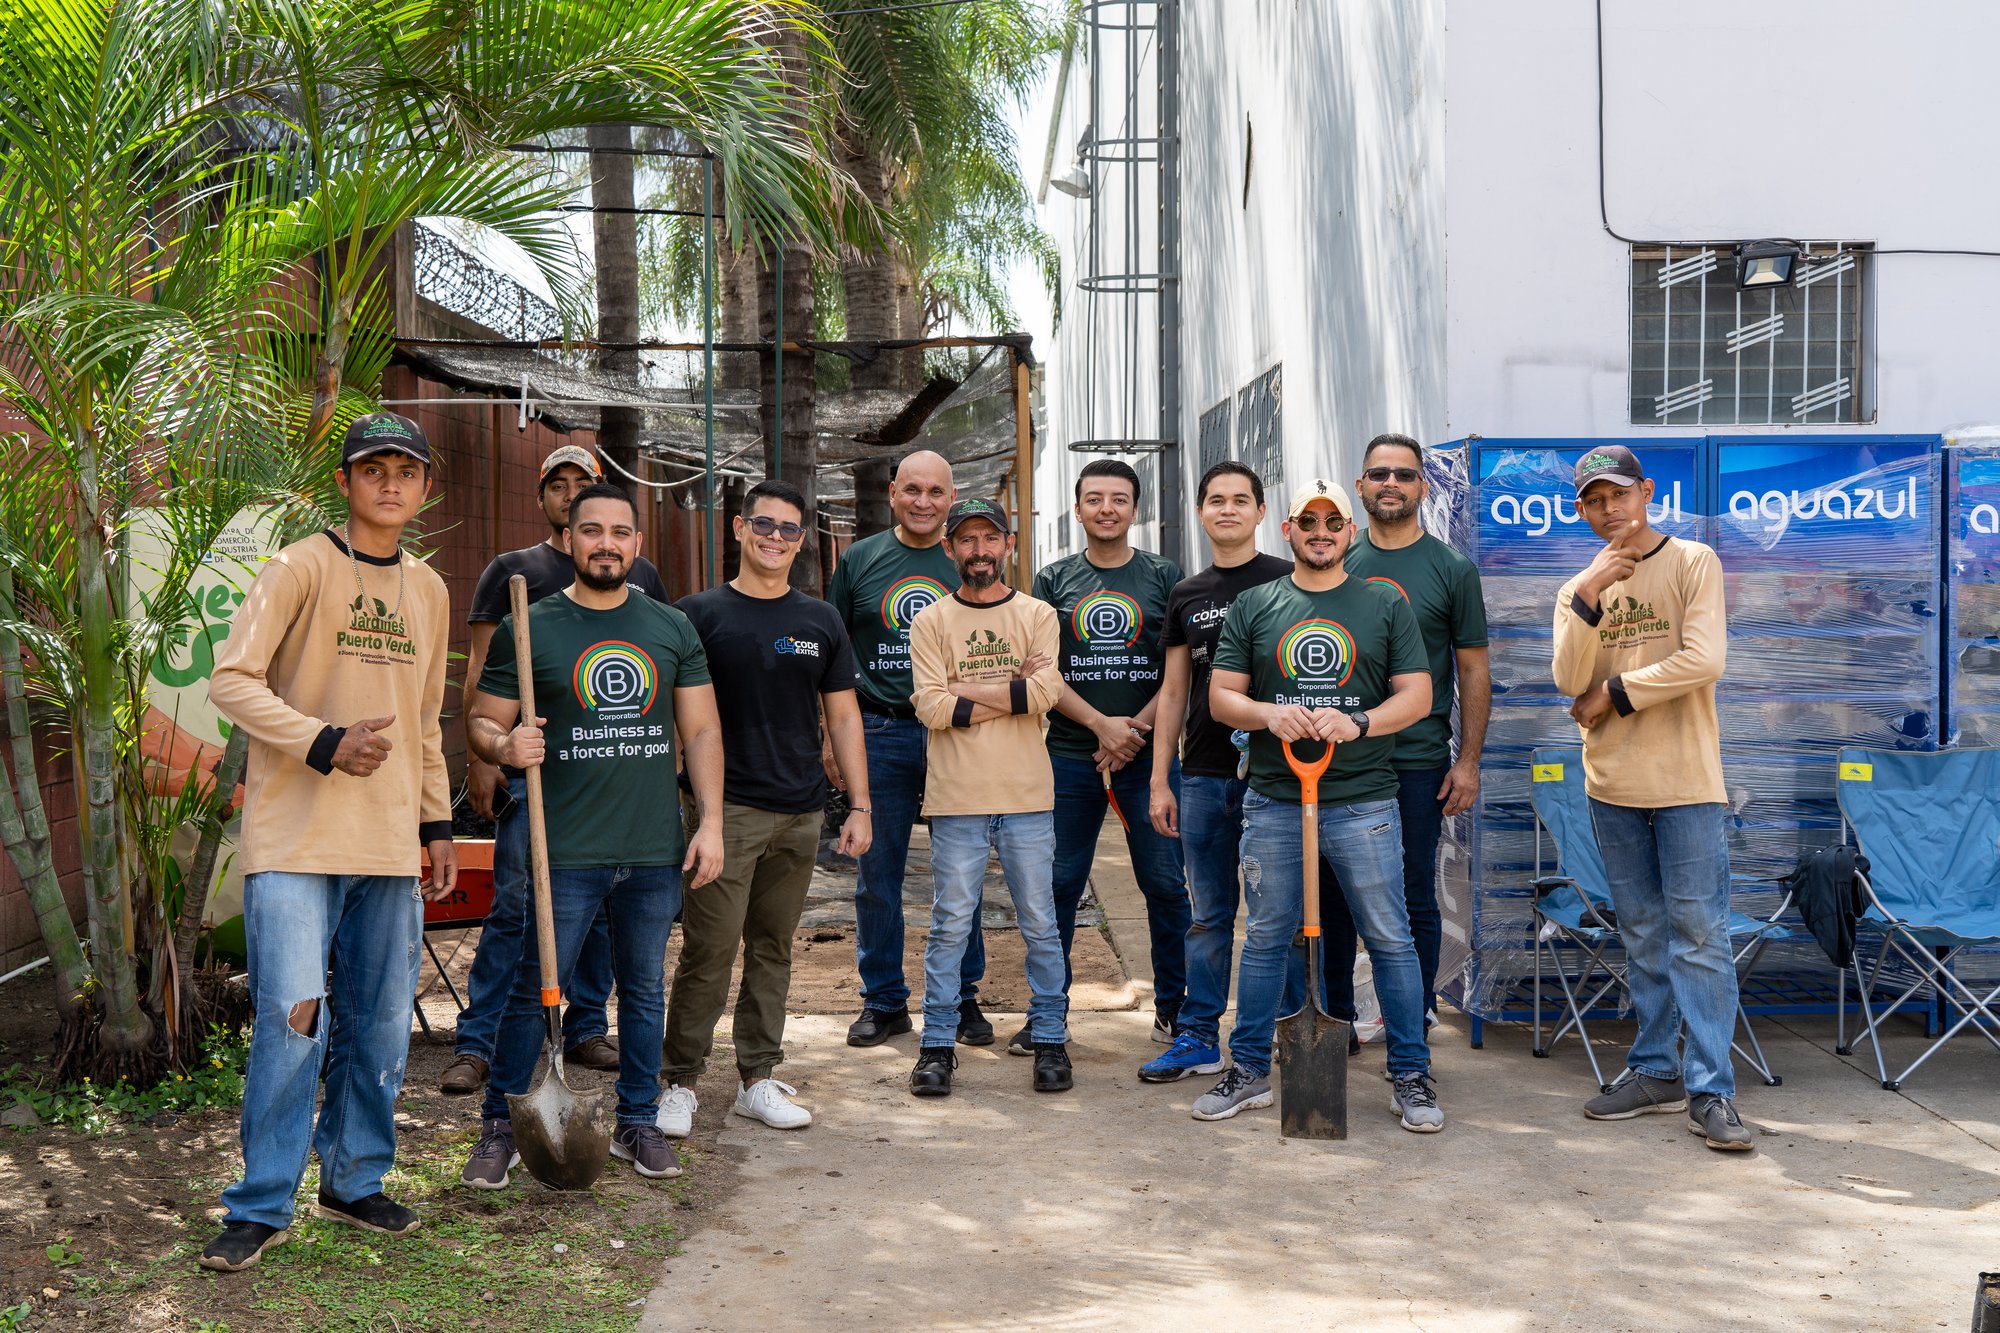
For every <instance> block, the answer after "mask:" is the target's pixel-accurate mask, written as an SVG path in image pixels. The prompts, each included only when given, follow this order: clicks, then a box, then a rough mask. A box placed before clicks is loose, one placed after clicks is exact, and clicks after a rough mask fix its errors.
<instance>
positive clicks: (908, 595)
mask: <svg viewBox="0 0 2000 1333" xmlns="http://www.w3.org/2000/svg"><path fill="white" fill-rule="evenodd" d="M945 591H946V590H945V586H944V585H943V584H942V583H939V582H938V581H937V580H936V579H934V578H929V577H926V576H925V575H922V574H912V575H911V576H910V577H909V578H906V579H898V580H897V581H896V582H895V583H893V584H891V585H890V587H889V591H888V592H886V593H884V594H882V625H883V627H884V628H886V629H889V630H891V631H894V632H895V633H898V634H905V635H907V634H908V633H909V632H910V622H911V621H912V620H915V619H916V618H917V612H919V611H921V610H923V609H924V608H925V607H927V606H929V605H930V604H931V603H932V602H935V601H937V600H938V599H939V598H941V597H943V596H945Z"/></svg>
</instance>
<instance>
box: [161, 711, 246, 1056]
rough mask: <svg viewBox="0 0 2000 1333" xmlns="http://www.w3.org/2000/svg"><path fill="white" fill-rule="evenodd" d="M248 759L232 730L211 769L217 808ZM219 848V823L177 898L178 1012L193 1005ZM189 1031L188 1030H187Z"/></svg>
mask: <svg viewBox="0 0 2000 1333" xmlns="http://www.w3.org/2000/svg"><path fill="white" fill-rule="evenodd" d="M249 757H250V733H249V732H247V731H245V730H243V728H241V727H236V728H234V729H233V730H231V731H230V733H229V743H228V744H227V745H225V746H223V747H222V759H221V760H220V761H219V762H218V763H217V764H216V766H215V787H214V788H213V791H214V799H215V802H216V804H217V805H222V804H224V803H226V802H227V801H228V800H229V797H230V794H231V793H232V792H234V791H235V790H236V784H237V783H239V782H241V781H242V780H243V770H244V768H245V766H246V765H247V762H248V760H249ZM221 847H222V828H221V821H220V820H218V821H217V822H216V826H215V827H213V828H210V829H207V830H205V831H204V832H203V833H202V835H201V840H200V841H199V842H197V843H196V844H195V849H194V856H193V858H192V859H190V860H189V862H188V873H187V880H186V886H187V887H186V889H185V891H184V892H183V893H182V894H181V915H180V919H179V920H178V921H176V922H175V923H174V973H175V980H176V982H177V983H178V987H179V996H180V1004H181V1012H182V1013H183V1014H185V1013H188V1012H189V1011H190V1009H191V1008H192V1006H193V1004H194V950H195V942H196V940H197V939H198V938H199V937H200V935H201V916H202V913H203V912H204V911H205V910H206V909H207V907H208V886H209V885H210V884H211V883H212V882H213V881H214V879H215V859H216V856H217V855H218V854H219V853H220V851H221ZM190 1030H192V1029H190Z"/></svg>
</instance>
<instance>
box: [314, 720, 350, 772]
mask: <svg viewBox="0 0 2000 1333" xmlns="http://www.w3.org/2000/svg"><path fill="white" fill-rule="evenodd" d="M346 734H347V728H346V727H324V728H321V730H320V733H319V739H318V740H316V741H314V742H313V744H312V749H310V750H307V751H306V767H307V768H310V769H312V770H313V771H314V772H316V773H331V772H333V752H334V751H335V750H338V749H339V748H340V738H341V737H343V736H345V735H346Z"/></svg>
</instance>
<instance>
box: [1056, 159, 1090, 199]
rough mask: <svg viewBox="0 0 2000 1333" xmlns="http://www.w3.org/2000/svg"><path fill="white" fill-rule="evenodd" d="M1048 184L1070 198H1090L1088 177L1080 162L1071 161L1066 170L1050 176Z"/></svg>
mask: <svg viewBox="0 0 2000 1333" xmlns="http://www.w3.org/2000/svg"><path fill="white" fill-rule="evenodd" d="M1049 184H1050V186H1052V187H1053V188H1055V189H1058V190H1061V191H1062V192H1063V193H1064V194H1066V195H1068V196H1069V197H1070V198H1072V199H1088V198H1090V177H1089V175H1088V174H1086V173H1085V172H1084V169H1083V163H1081V162H1076V163H1072V164H1071V166H1070V169H1069V170H1068V171H1065V172H1064V173H1063V174H1062V175H1060V176H1055V177H1052V178H1050V180H1049Z"/></svg>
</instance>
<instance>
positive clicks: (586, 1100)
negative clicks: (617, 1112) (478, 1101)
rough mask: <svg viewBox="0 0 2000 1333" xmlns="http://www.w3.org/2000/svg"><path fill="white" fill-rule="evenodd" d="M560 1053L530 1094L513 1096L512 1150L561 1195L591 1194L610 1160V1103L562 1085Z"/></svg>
mask: <svg viewBox="0 0 2000 1333" xmlns="http://www.w3.org/2000/svg"><path fill="white" fill-rule="evenodd" d="M561 1059H562V1054H561V1052H560V1051H555V1052H552V1053H551V1055H550V1059H549V1067H548V1069H547V1071H546V1072H544V1073H543V1075H542V1081H541V1082H540V1083H537V1084H536V1085H535V1087H534V1090H533V1091H532V1092H529V1093H527V1094H526V1095H525V1096H523V1095H519V1094H513V1093H510V1094H509V1095H508V1097H507V1114H508V1115H509V1116H511V1117H512V1118H513V1123H514V1150H515V1151H516V1152H518V1153H520V1154H521V1165H522V1166H525V1167H527V1168H528V1174H529V1175H531V1176H533V1177H534V1178H535V1179H536V1180H539V1181H541V1182H542V1184H544V1185H547V1186H548V1187H549V1188H550V1189H557V1190H587V1189H589V1188H590V1187H591V1186H592V1185H594V1184H596V1183H597V1178H598V1177H599V1176H601V1175H603V1174H604V1168H605V1165H606V1164H607V1162H608V1161H609V1158H610V1156H611V1118H612V1117H611V1102H610V1100H609V1099H608V1098H607V1097H606V1095H605V1093H604V1092H603V1091H602V1090H601V1089H600V1090H596V1091H591V1092H574V1091H572V1090H571V1089H570V1088H569V1086H568V1085H567V1084H565V1083H564V1082H563V1080H562V1074H561V1070H560V1066H559V1064H558V1062H559V1061H560V1060H561Z"/></svg>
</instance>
